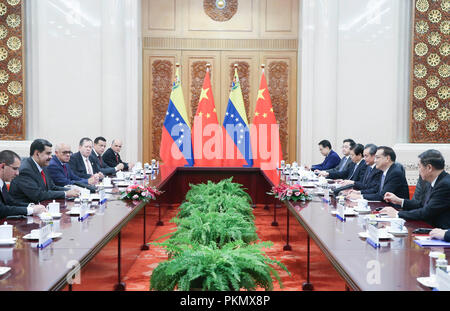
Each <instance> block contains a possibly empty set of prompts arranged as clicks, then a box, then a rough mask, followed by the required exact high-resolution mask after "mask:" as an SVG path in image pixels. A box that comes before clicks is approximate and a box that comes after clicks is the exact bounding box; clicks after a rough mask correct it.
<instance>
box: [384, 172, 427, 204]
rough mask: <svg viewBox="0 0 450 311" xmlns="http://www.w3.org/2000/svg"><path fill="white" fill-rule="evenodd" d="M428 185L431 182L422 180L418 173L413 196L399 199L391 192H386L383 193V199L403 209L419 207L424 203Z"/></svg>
mask: <svg viewBox="0 0 450 311" xmlns="http://www.w3.org/2000/svg"><path fill="white" fill-rule="evenodd" d="M430 187H431V184H430V183H429V182H427V181H425V180H423V179H422V177H420V175H419V179H418V181H417V184H416V190H415V191H414V196H413V198H412V199H411V200H405V199H401V198H399V197H398V196H396V195H395V194H393V193H391V192H386V194H385V195H384V200H385V201H386V202H391V203H393V204H396V205H399V206H400V207H402V208H403V209H404V210H413V209H416V208H421V207H423V206H424V205H425V199H426V195H427V193H428V191H429V189H430Z"/></svg>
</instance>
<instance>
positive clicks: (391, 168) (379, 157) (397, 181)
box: [347, 146, 409, 201]
mask: <svg viewBox="0 0 450 311" xmlns="http://www.w3.org/2000/svg"><path fill="white" fill-rule="evenodd" d="M395 160H396V155H395V152H394V150H393V149H392V148H390V147H387V146H380V147H378V148H377V152H376V153H375V163H376V166H375V167H376V168H377V169H379V170H381V171H383V174H382V175H381V182H380V186H379V188H378V189H373V193H365V194H361V192H359V191H355V190H353V191H352V192H350V194H349V195H348V196H347V198H348V199H354V200H356V199H366V200H369V201H384V195H385V193H386V192H391V193H394V194H395V195H396V196H398V197H399V198H402V199H409V188H408V182H407V181H406V177H405V169H404V168H403V166H402V165H401V164H399V163H396V162H395Z"/></svg>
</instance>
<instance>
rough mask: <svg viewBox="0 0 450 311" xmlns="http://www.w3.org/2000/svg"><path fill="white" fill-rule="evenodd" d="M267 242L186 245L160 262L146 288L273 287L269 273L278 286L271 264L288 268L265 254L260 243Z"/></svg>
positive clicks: (229, 288)
mask: <svg viewBox="0 0 450 311" xmlns="http://www.w3.org/2000/svg"><path fill="white" fill-rule="evenodd" d="M269 246H271V244H270V243H259V244H250V245H246V244H245V243H244V242H242V241H236V242H231V243H227V244H225V245H224V246H223V247H222V248H219V247H217V246H214V245H208V246H205V245H195V246H194V247H188V246H186V247H185V249H184V251H183V252H182V253H181V254H180V255H179V256H174V257H172V258H171V259H169V260H167V261H164V262H161V263H160V264H159V265H158V266H157V267H156V268H155V270H153V273H152V275H151V279H150V289H153V290H160V291H161V290H166V291H167V290H175V289H178V290H181V291H188V290H193V289H200V290H206V291H229V290H241V289H244V290H256V289H257V288H258V287H261V288H264V289H265V290H272V289H273V280H272V276H273V277H275V278H276V280H277V281H278V282H279V284H280V286H281V287H282V283H281V279H280V277H279V274H278V272H277V271H276V270H275V268H274V266H278V267H280V268H281V269H283V270H285V271H286V272H288V274H289V275H290V273H289V271H288V270H287V269H286V267H285V266H284V265H283V264H282V263H281V262H279V261H277V260H274V259H271V258H269V257H268V256H267V255H266V254H265V252H264V251H262V248H263V247H269Z"/></svg>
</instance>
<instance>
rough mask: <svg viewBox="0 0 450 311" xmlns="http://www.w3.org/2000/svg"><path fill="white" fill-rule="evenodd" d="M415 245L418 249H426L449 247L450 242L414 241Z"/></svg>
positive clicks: (433, 240)
mask: <svg viewBox="0 0 450 311" xmlns="http://www.w3.org/2000/svg"><path fill="white" fill-rule="evenodd" d="M414 242H416V244H417V245H419V246H420V247H426V246H433V247H437V246H438V247H450V242H445V241H442V240H435V239H420V240H417V239H416V240H414Z"/></svg>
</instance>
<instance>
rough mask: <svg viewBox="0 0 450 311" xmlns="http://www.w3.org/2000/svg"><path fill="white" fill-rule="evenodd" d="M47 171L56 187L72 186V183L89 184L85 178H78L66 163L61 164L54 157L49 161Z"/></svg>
mask: <svg viewBox="0 0 450 311" xmlns="http://www.w3.org/2000/svg"><path fill="white" fill-rule="evenodd" d="M47 170H48V172H49V174H50V176H51V177H52V179H53V182H54V183H55V184H56V185H57V186H66V185H72V184H73V183H74V182H82V183H83V184H89V182H88V180H87V179H86V178H81V177H78V175H76V174H74V173H73V172H72V169H71V168H70V165H69V164H68V163H62V162H61V161H60V160H59V159H58V158H57V157H56V156H55V155H54V156H53V157H52V159H51V160H50V164H49V165H48V167H47Z"/></svg>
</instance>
